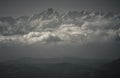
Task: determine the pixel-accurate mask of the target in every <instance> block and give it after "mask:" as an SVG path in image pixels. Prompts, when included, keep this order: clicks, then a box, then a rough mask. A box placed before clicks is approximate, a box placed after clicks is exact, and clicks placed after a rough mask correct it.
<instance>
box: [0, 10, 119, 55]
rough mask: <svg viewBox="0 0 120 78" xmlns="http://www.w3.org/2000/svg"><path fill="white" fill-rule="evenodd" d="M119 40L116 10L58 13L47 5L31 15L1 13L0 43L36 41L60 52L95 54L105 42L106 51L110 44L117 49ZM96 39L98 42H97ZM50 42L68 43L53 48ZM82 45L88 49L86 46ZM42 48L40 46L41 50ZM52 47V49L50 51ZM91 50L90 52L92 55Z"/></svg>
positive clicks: (30, 43) (27, 43) (0, 44)
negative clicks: (6, 14) (4, 15)
mask: <svg viewBox="0 0 120 78" xmlns="http://www.w3.org/2000/svg"><path fill="white" fill-rule="evenodd" d="M8 19H9V20H8ZM119 41H120V14H119V13H112V12H108V13H102V12H89V11H81V12H77V11H73V12H72V11H70V12H67V13H66V14H60V13H58V12H57V11H55V10H53V9H48V10H46V11H44V12H41V13H37V14H33V15H32V16H22V17H19V18H12V17H3V18H1V19H0V46H3V45H9V46H11V45H18V46H19V45H22V46H25V45H31V46H33V45H39V46H42V47H43V46H44V45H46V46H47V47H49V50H51V49H50V47H52V49H54V50H55V51H56V50H57V49H58V50H57V51H58V52H61V54H62V52H65V51H66V52H69V54H70V53H72V52H74V51H76V55H77V54H78V53H77V52H83V51H84V52H87V51H90V52H92V51H94V52H96V54H97V53H98V54H99V51H98V50H100V47H102V46H104V45H105V46H106V48H105V49H106V50H105V51H107V52H109V51H110V49H109V50H108V48H109V47H111V46H112V48H113V47H114V46H116V45H117V49H115V50H113V49H112V50H113V51H117V53H118V51H119V49H118V45H119V43H120V42H119ZM97 43H100V44H99V45H98V44H97ZM102 43H103V44H102ZM113 43H115V45H114V44H113ZM91 44H95V45H93V46H94V47H91V48H94V49H93V50H91V49H90V48H89V47H90V45H91ZM101 44H102V45H101ZM53 45H55V46H54V47H56V45H57V46H58V45H60V47H63V46H64V47H65V45H67V47H66V48H60V47H59V48H58V47H56V48H57V49H55V48H54V47H53ZM61 45H62V46H61ZM71 46H72V47H71ZM83 46H84V47H83ZM88 46H89V47H88ZM96 46H97V47H96ZM77 47H82V48H77ZM85 47H86V48H87V49H88V50H85ZM98 47H99V48H98ZM45 48H46V47H45ZM70 48H72V49H70ZM76 48H77V49H76ZM102 48H104V47H102ZM61 49H64V51H61ZM69 49H70V50H71V51H70V50H69ZM44 50H45V49H44ZM44 50H43V48H42V51H44ZM112 50H111V51H112ZM38 51H39V50H38ZM45 51H46V50H45ZM55 51H52V50H51V52H55ZM101 51H102V50H101ZM46 52H47V51H46ZM94 52H93V53H91V57H92V55H93V54H94ZM100 53H101V52H100ZM48 54H49V53H48ZM63 54H64V53H63ZM87 54H89V53H87ZM71 55H72V54H71ZM82 55H84V53H82ZM111 55H112V54H111Z"/></svg>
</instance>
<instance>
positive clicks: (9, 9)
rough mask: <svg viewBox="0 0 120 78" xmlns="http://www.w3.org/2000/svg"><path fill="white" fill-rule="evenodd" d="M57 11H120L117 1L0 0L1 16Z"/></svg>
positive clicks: (119, 3)
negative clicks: (50, 9) (48, 10)
mask: <svg viewBox="0 0 120 78" xmlns="http://www.w3.org/2000/svg"><path fill="white" fill-rule="evenodd" d="M50 7H51V8H54V9H57V10H60V11H61V10H62V11H68V10H81V9H90V10H104V11H105V10H115V11H120V9H119V7H120V1H119V0H0V17H1V16H11V15H12V16H21V15H31V14H32V13H34V12H39V11H42V10H43V9H46V8H50Z"/></svg>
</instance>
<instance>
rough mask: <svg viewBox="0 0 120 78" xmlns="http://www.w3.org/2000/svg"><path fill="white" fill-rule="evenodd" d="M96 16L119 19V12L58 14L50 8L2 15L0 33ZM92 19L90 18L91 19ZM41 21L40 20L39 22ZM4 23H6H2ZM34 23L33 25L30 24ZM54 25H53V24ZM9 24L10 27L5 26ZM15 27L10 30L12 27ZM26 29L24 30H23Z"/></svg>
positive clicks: (9, 32) (26, 31) (33, 28)
mask: <svg viewBox="0 0 120 78" xmlns="http://www.w3.org/2000/svg"><path fill="white" fill-rule="evenodd" d="M96 17H104V18H113V17H114V18H116V19H119V17H120V14H119V13H114V12H108V13H103V12H90V11H84V10H83V11H80V12H78V11H69V12H67V13H66V14H60V13H59V12H57V11H55V10H54V9H52V8H50V9H48V10H45V11H43V12H41V13H37V14H34V15H32V16H21V17H18V18H13V17H2V18H0V23H2V25H0V29H1V31H0V34H2V35H14V34H16V33H18V34H25V33H29V31H34V30H35V31H36V30H38V31H39V30H41V28H42V27H43V28H44V27H46V26H47V27H48V28H49V27H52V26H53V27H56V26H59V25H61V24H70V23H71V24H77V25H81V24H83V21H85V20H87V21H92V20H94V19H96ZM91 19H92V20H91ZM41 21H42V22H41ZM43 21H44V22H45V21H47V23H49V25H43V26H42V27H41V26H40V25H39V24H42V23H43ZM4 23H7V25H6V24H4ZM32 24H34V25H32ZM54 25H55V26H54ZM7 26H10V27H7ZM14 28H15V29H16V31H15V30H13V31H12V29H14ZM24 29H26V30H24ZM11 31H12V32H11Z"/></svg>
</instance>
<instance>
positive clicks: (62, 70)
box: [0, 58, 120, 78]
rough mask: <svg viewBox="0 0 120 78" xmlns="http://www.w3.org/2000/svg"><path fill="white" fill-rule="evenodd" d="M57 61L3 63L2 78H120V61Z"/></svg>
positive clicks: (29, 60) (0, 67) (1, 64)
mask: <svg viewBox="0 0 120 78" xmlns="http://www.w3.org/2000/svg"><path fill="white" fill-rule="evenodd" d="M69 59H70V58H69ZM35 60H36V61H35ZM57 60H58V59H55V58H54V59H53V58H52V59H30V58H27V59H26V58H24V59H19V60H14V61H9V62H8V61H7V62H1V63H0V78H120V75H119V72H120V60H116V61H113V62H110V63H105V62H101V61H102V60H101V61H100V60H99V62H98V60H94V61H90V60H83V59H82V60H80V59H79V61H76V62H73V61H75V60H77V59H70V60H72V61H70V60H68V59H65V58H64V59H62V60H61V59H59V60H58V61H57ZM63 60H66V61H63ZM33 61H34V62H33ZM43 61H46V62H43ZM67 61H68V62H67ZM83 61H84V62H83ZM47 62H48V63H47ZM87 62H88V63H87Z"/></svg>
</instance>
